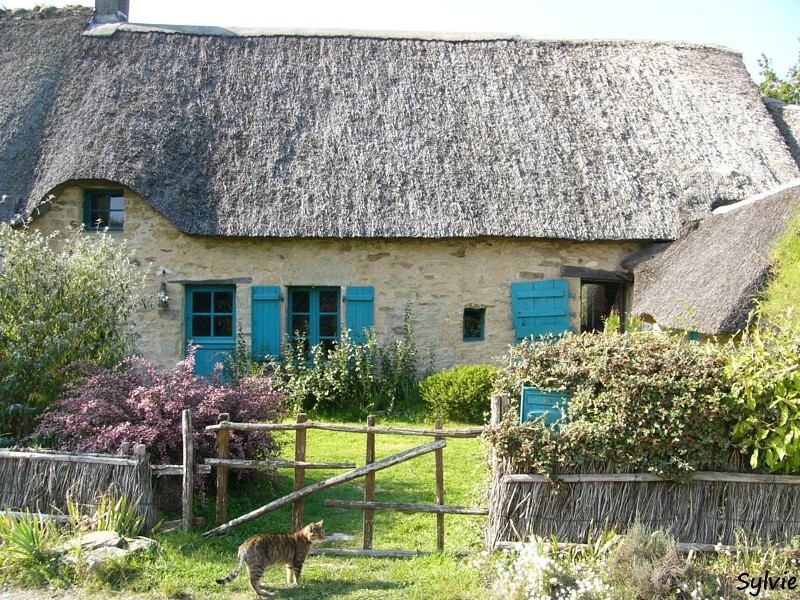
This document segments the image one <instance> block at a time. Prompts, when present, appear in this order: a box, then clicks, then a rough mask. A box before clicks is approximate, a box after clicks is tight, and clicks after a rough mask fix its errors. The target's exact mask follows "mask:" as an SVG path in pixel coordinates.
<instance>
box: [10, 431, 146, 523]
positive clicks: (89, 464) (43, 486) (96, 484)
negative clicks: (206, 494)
mask: <svg viewBox="0 0 800 600" xmlns="http://www.w3.org/2000/svg"><path fill="white" fill-rule="evenodd" d="M152 477H153V472H152V469H151V467H150V463H149V461H148V457H147V452H146V449H145V447H144V446H136V447H135V448H134V450H133V453H131V452H130V446H129V445H125V446H123V449H122V450H121V452H120V454H119V455H118V456H113V455H107V454H73V453H64V452H50V451H47V450H37V451H25V450H0V507H3V508H4V510H6V511H11V512H18V511H23V510H25V511H28V510H29V511H32V512H35V513H38V514H39V515H41V516H42V517H43V518H50V519H56V520H63V519H65V518H66V517H65V516H66V515H67V513H68V508H67V500H68V499H69V500H71V501H72V502H75V503H76V504H77V505H78V507H79V508H80V509H81V511H82V512H91V510H92V509H93V508H94V507H96V506H97V504H98V503H99V501H100V499H101V497H102V496H103V495H104V494H110V495H113V496H115V497H119V496H122V495H125V496H127V497H128V498H131V499H134V500H136V501H137V506H138V509H137V510H138V512H139V514H140V515H142V516H144V517H145V521H146V523H147V525H148V526H152V525H153V524H154V523H155V512H154V510H153V487H152V483H151V481H152Z"/></svg>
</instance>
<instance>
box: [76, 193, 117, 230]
mask: <svg viewBox="0 0 800 600" xmlns="http://www.w3.org/2000/svg"><path fill="white" fill-rule="evenodd" d="M83 220H84V224H85V225H86V228H87V229H108V230H110V231H122V229H123V226H124V224H125V194H124V191H123V190H119V189H117V190H110V189H89V190H86V191H85V192H84V206H83Z"/></svg>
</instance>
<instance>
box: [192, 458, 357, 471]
mask: <svg viewBox="0 0 800 600" xmlns="http://www.w3.org/2000/svg"><path fill="white" fill-rule="evenodd" d="M203 462H205V464H206V465H208V467H209V468H211V467H217V466H226V467H230V468H231V469H295V468H297V467H302V468H303V469H355V468H356V463H354V462H343V463H318V462H305V461H297V460H240V459H237V458H206V459H205V460H204V461H203Z"/></svg>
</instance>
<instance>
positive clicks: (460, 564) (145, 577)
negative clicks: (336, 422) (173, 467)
mask: <svg viewBox="0 0 800 600" xmlns="http://www.w3.org/2000/svg"><path fill="white" fill-rule="evenodd" d="M378 425H382V426H390V425H394V426H405V427H409V426H410V425H409V424H408V423H407V422H397V421H392V422H389V421H380V420H379V422H378ZM411 426H412V427H413V426H415V425H411ZM465 426H466V425H463V424H453V423H449V424H446V425H445V427H448V428H450V427H465ZM425 427H430V425H425ZM281 435H282V436H283V437H282V439H283V440H284V441H285V442H286V445H285V447H284V456H285V457H286V458H293V457H294V433H293V432H291V433H286V434H281ZM429 441H431V438H426V437H401V436H388V435H378V436H376V460H380V459H381V458H385V457H387V456H390V455H392V454H396V453H398V452H402V451H403V450H406V449H409V448H412V447H414V446H418V445H422V444H425V443H427V442H429ZM365 453H366V436H365V435H363V434H350V433H341V432H330V431H319V430H309V431H308V432H307V455H306V460H308V461H313V462H347V461H350V462H355V463H356V464H357V465H358V466H361V465H363V464H364V459H365ZM444 466H445V503H446V504H452V505H462V506H485V505H486V504H485V501H483V500H482V499H481V498H480V488H481V484H483V483H484V481H485V477H486V470H485V462H484V450H483V446H482V442H481V441H480V440H478V439H448V440H447V447H446V448H445V450H444ZM342 472H343V471H342V470H338V469H337V470H309V471H307V472H306V485H311V484H313V483H316V482H318V481H321V480H323V479H326V478H328V477H331V476H333V475H337V474H340V473H342ZM284 475H285V476H286V478H285V480H284V481H283V483H282V484H281V485H280V486H278V487H277V488H269V487H268V486H264V487H262V488H261V489H260V490H258V491H257V492H256V493H250V494H241V493H240V494H238V495H232V497H231V500H230V503H229V513H228V514H229V518H234V517H236V516H239V515H241V514H244V513H246V512H249V511H251V510H253V509H255V508H258V507H260V506H262V505H264V504H266V503H267V502H269V501H271V500H274V499H276V498H278V497H280V496H283V495H284V494H286V493H289V492H290V491H292V478H291V471H286V472H284ZM376 486H377V488H378V490H377V493H376V499H377V500H378V501H382V502H384V501H385V502H415V503H435V501H436V495H435V489H436V486H435V475H434V455H433V454H432V453H431V454H428V455H425V456H422V457H419V458H416V459H413V460H411V461H408V462H406V463H402V464H400V465H397V466H395V467H390V468H389V469H386V470H383V471H379V472H378V473H377V474H376ZM363 493H364V492H363V478H361V479H357V480H355V481H352V482H348V483H345V484H342V485H341V486H337V487H334V488H330V489H328V490H324V491H322V492H320V493H318V494H315V495H312V496H310V497H308V498H306V501H305V522H306V523H308V522H310V521H312V520H313V521H317V520H320V519H324V521H325V531H326V532H327V534H328V535H331V534H334V533H340V534H345V535H347V536H353V537H354V539H352V540H346V541H334V542H325V543H322V544H319V547H323V548H324V547H329V548H360V547H361V543H362V537H361V536H362V525H363V512H362V511H354V510H346V509H334V508H327V507H325V506H324V505H323V502H324V500H325V499H327V498H333V499H340V500H363ZM197 508H198V510H197V512H198V514H199V515H201V516H203V517H204V518H205V519H206V523H207V527H206V529H210V528H211V527H212V526H213V522H214V500H213V498H208V499H207V500H206V502H205V503H203V504H202V505H200V506H198V507H197ZM291 521H292V509H291V506H287V507H284V508H282V509H279V510H276V511H274V512H273V513H270V514H267V515H264V516H262V517H260V518H258V519H255V520H253V521H251V522H249V523H246V524H243V525H241V526H239V527H236V528H234V529H232V530H230V531H229V532H228V533H227V534H226V535H224V536H219V537H213V538H210V539H202V538H201V537H200V535H199V533H197V534H192V535H186V534H183V533H171V534H164V535H162V536H159V542H160V546H161V547H160V551H159V552H158V553H157V554H156V555H155V556H154V557H150V558H144V559H133V560H132V562H131V563H130V565H129V568H128V569H127V571H125V570H123V571H124V572H122V573H120V570H119V569H118V570H117V571H116V572H115V573H114V577H111V578H102V579H96V580H95V581H93V582H91V583H90V585H89V586H88V588H87V591H90V592H96V593H99V594H102V595H105V596H107V595H109V594H111V593H113V592H114V591H122V590H124V591H126V592H135V593H139V594H144V596H143V597H145V598H151V597H152V598H217V597H219V598H223V597H225V598H231V597H233V598H238V597H242V598H254V597H255V594H254V593H253V591H252V589H251V588H250V585H249V583H248V581H247V578H246V576H240V577H239V578H238V579H237V580H236V581H234V582H233V583H232V584H230V585H229V586H225V587H224V588H223V587H222V586H219V585H218V584H217V583H216V582H215V579H218V578H220V577H224V576H225V575H227V574H228V573H230V571H231V570H232V569H233V567H234V565H235V557H236V549H237V547H238V546H239V544H240V543H241V542H242V541H244V540H245V539H246V538H247V537H249V536H250V535H253V534H254V533H259V532H265V531H288V530H289V528H290V527H291ZM485 524H486V517H474V516H460V515H452V516H451V515H447V516H446V517H445V552H444V553H434V554H431V555H427V556H419V557H415V558H411V559H388V558H381V559H377V558H364V557H358V558H350V557H347V558H343V557H333V556H326V555H322V556H311V557H309V558H308V560H307V562H306V566H305V568H304V570H303V577H302V586H301V587H299V588H290V587H287V586H286V584H285V583H284V581H285V580H284V577H285V575H284V570H283V569H282V568H278V567H274V568H271V569H269V570H268V571H267V573H266V574H265V576H264V578H263V581H264V582H265V583H266V584H267V585H268V586H269V587H271V588H272V589H275V590H277V597H278V598H288V597H291V598H298V599H299V598H342V599H361V598H388V599H416V598H419V599H423V598H426V599H427V598H441V599H453V600H456V599H473V598H480V597H486V591H485V588H484V586H483V583H482V576H481V573H480V572H478V570H477V569H476V568H473V567H470V566H469V565H468V559H467V558H464V557H462V556H459V555H458V554H457V553H470V552H479V551H480V550H482V549H483V530H484V528H485ZM373 548H375V549H385V550H416V551H423V552H433V551H435V550H436V516H435V515H433V514H418V513H415V514H408V513H400V512H389V511H376V513H375V533H374V541H373Z"/></svg>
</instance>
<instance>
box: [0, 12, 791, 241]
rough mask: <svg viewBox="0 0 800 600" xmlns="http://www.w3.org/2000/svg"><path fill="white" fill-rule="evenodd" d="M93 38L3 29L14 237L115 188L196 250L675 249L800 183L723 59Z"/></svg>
mask: <svg viewBox="0 0 800 600" xmlns="http://www.w3.org/2000/svg"><path fill="white" fill-rule="evenodd" d="M84 25H85V19H84V18H81V17H57V18H50V19H43V20H5V21H0V37H2V39H3V43H2V44H0V81H3V82H4V89H3V93H2V94H0V123H2V127H3V136H2V137H1V138H0V194H7V195H8V196H9V201H7V202H6V203H5V204H4V205H0V218H3V219H8V218H10V217H11V216H12V215H13V214H14V213H16V212H24V211H26V210H30V208H31V207H32V205H34V204H35V203H37V202H39V201H41V200H42V199H43V198H44V197H45V196H46V195H47V194H48V193H49V192H50V191H51V190H52V189H54V188H55V187H56V186H58V185H60V184H62V183H64V182H69V181H74V180H86V179H102V180H110V181H114V182H119V183H120V184H123V185H125V186H128V187H129V188H131V189H134V190H136V191H137V192H139V193H141V194H142V195H143V196H144V197H145V198H146V199H147V201H148V202H150V203H151V204H152V206H153V207H154V208H155V209H157V210H158V211H160V212H161V213H163V214H164V215H165V216H166V217H167V218H168V219H170V220H171V221H172V222H173V223H174V224H175V225H176V226H177V227H178V228H179V229H181V230H183V231H185V232H187V233H194V234H208V235H232V236H279V237H342V238H348V237H428V238H438V237H471V236H515V237H516V236H522V237H535V238H566V239H576V240H593V239H598V240H601V239H620V240H622V239H624V240H638V239H646V240H653V239H661V240H670V239H675V238H677V237H678V236H679V235H680V234H681V232H682V230H683V228H684V227H685V226H686V224H687V223H690V222H692V221H693V220H695V219H697V218H699V217H701V216H702V215H704V214H706V213H707V212H708V211H709V209H710V207H711V206H712V205H719V204H725V203H730V202H734V201H738V200H742V199H744V198H746V197H748V196H750V195H752V194H755V193H758V192H761V191H763V190H765V189H768V188H771V187H774V186H775V185H778V184H780V183H783V182H786V181H789V180H790V179H792V178H795V177H798V176H800V171H799V170H798V166H797V164H795V162H794V161H793V159H792V157H791V156H790V154H789V152H788V150H787V149H786V146H785V144H784V143H783V141H782V140H781V138H780V133H779V132H778V130H777V129H776V127H775V125H774V123H773V122H772V120H771V118H770V116H769V114H768V112H767V110H766V109H765V107H764V105H763V102H762V101H761V98H760V96H759V94H758V91H757V89H756V87H755V86H754V84H753V82H752V81H751V80H750V78H749V76H748V74H747V72H746V70H745V68H744V65H743V63H742V61H741V57H740V55H739V54H737V53H735V52H733V51H730V50H727V49H724V48H718V47H711V46H703V45H696V44H689V43H677V42H676V43H665V42H638V41H637V42H631V41H542V40H538V41H537V40H527V39H519V38H503V39H470V40H453V39H421V38H413V37H412V36H407V37H402V36H401V37H395V38H390V37H369V36H365V35H362V36H357V35H319V34H315V35H299V34H296V33H295V34H270V35H255V32H252V31H251V32H248V35H246V36H243V35H236V33H237V32H233V31H226V30H220V29H218V28H217V29H206V30H198V29H196V28H195V29H192V30H189V29H184V30H181V29H180V28H172V29H170V30H166V29H164V30H159V28H153V27H149V28H141V27H139V28H137V27H135V26H132V25H119V26H118V25H114V26H104V27H103V28H100V29H99V31H100V32H106V33H108V32H114V33H113V34H112V35H108V36H105V37H104V36H103V35H83V36H82V35H81V32H82V31H83V28H84ZM168 31H171V32H172V33H169V32H168ZM209 33H213V34H220V35H207V34H209Z"/></svg>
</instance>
